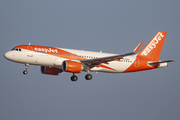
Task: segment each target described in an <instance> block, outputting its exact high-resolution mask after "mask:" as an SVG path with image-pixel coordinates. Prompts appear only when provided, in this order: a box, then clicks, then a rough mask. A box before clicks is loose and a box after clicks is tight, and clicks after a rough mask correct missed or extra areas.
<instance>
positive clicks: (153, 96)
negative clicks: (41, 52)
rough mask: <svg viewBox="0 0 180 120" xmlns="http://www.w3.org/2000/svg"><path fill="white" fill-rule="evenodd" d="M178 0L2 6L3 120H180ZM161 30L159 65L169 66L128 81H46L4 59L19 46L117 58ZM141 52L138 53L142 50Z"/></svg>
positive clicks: (7, 1)
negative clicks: (170, 60) (165, 33)
mask: <svg viewBox="0 0 180 120" xmlns="http://www.w3.org/2000/svg"><path fill="white" fill-rule="evenodd" d="M179 5H180V1H179V0H173V1H169V0H151V1H144V0H136V1H134V0H121V1H119V0H113V1H110V0H109V1H108V0H103V1H102V0H91V1H84V0H51V1H44V0H38V1H35V0H31V1H28V0H27V1H25V0H16V1H14V0H2V1H0V16H1V17H0V18H1V19H0V40H1V44H0V47H1V51H0V53H1V57H0V60H1V75H0V77H1V79H0V96H1V99H0V106H1V107H0V111H1V112H0V119H2V120H6V119H8V120H12V119H13V120H14V119H18V120H24V119H26V120H32V119H44V120H49V119H53V120H55V119H63V120H69V119H74V120H79V119H85V120H92V119H94V120H100V119H103V120H109V119H113V120H116V119H117V120H119V119H125V120H132V119H133V120H144V119H146V120H152V119H161V120H162V119H163V120H169V119H173V120H178V119H179V118H180V115H179V113H180V104H179V101H180V96H179V93H180V88H179V85H180V81H179V78H180V75H179V67H180V64H179V58H180V55H179V53H178V51H179V50H180V49H179V44H180V41H179V34H180V33H179V31H180V24H179V21H180V15H179V13H180V8H179ZM158 31H166V32H167V35H166V40H165V42H164V46H163V49H162V52H161V56H160V59H161V60H169V59H175V60H176V61H175V62H173V63H170V64H169V66H168V67H165V68H161V69H156V70H151V71H143V72H136V73H126V74H109V73H98V74H96V73H92V75H93V79H92V80H91V81H86V80H85V78H84V76H85V74H86V73H85V72H82V73H81V74H77V76H78V78H79V79H78V81H77V82H71V81H70V76H71V75H72V74H70V73H62V74H60V75H59V76H48V75H43V74H41V73H40V67H39V66H30V67H29V69H28V72H29V73H28V75H23V74H22V71H23V70H24V69H25V68H24V65H23V64H18V63H13V62H10V61H8V60H6V59H5V58H4V53H5V52H7V51H9V50H10V49H11V48H13V47H14V46H17V45H21V44H29V43H31V44H34V45H45V46H54V47H62V48H73V49H82V50H91V51H101V50H102V51H103V52H109V53H116V54H122V53H127V52H131V51H132V50H133V49H134V48H135V47H136V46H137V45H138V44H139V42H141V41H143V45H142V48H143V47H144V46H145V45H146V44H147V43H148V42H149V41H150V40H151V39H152V38H153V37H154V35H155V34H156V33H157V32H158ZM142 48H141V49H142Z"/></svg>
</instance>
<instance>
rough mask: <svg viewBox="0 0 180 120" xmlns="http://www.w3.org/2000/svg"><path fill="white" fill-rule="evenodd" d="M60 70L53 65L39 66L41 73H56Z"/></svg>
mask: <svg viewBox="0 0 180 120" xmlns="http://www.w3.org/2000/svg"><path fill="white" fill-rule="evenodd" d="M61 72H62V70H61V69H59V68H55V67H48V66H41V73H42V74H47V75H58V74H59V73H61Z"/></svg>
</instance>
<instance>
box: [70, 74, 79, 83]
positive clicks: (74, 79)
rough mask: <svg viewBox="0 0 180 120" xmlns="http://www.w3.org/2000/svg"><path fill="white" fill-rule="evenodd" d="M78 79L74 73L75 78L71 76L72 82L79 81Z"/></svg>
mask: <svg viewBox="0 0 180 120" xmlns="http://www.w3.org/2000/svg"><path fill="white" fill-rule="evenodd" d="M77 80H78V77H77V76H76V75H75V74H74V73H73V76H71V81H77Z"/></svg>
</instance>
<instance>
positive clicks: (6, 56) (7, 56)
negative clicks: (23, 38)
mask: <svg viewBox="0 0 180 120" xmlns="http://www.w3.org/2000/svg"><path fill="white" fill-rule="evenodd" d="M4 57H5V58H6V59H8V60H10V59H11V58H12V54H11V53H10V52H6V53H5V54H4Z"/></svg>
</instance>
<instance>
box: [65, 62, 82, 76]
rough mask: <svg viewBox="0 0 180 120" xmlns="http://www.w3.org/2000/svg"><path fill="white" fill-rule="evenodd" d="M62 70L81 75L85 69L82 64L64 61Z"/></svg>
mask: <svg viewBox="0 0 180 120" xmlns="http://www.w3.org/2000/svg"><path fill="white" fill-rule="evenodd" d="M62 68H63V71H65V72H72V73H80V72H81V70H83V69H84V68H83V66H82V64H81V63H80V62H77V61H70V60H65V61H63V64H62Z"/></svg>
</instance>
